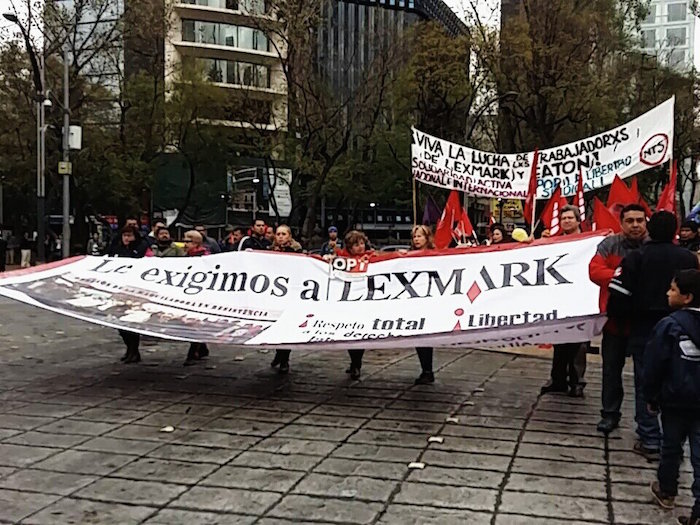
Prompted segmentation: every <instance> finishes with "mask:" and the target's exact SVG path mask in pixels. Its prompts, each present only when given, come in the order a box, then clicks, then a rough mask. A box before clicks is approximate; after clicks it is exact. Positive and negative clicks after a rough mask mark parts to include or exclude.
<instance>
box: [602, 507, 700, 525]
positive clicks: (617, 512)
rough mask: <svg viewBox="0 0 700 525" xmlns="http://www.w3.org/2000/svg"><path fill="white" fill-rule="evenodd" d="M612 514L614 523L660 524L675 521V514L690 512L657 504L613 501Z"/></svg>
mask: <svg viewBox="0 0 700 525" xmlns="http://www.w3.org/2000/svg"><path fill="white" fill-rule="evenodd" d="M613 515H614V517H615V523H616V524H618V523H619V524H622V525H661V524H666V523H668V524H671V523H676V520H675V516H681V515H685V516H689V515H690V512H689V511H688V510H686V511H685V512H684V511H682V510H680V509H676V510H673V511H668V510H664V509H662V508H661V507H659V506H658V505H650V504H644V503H628V502H614V503H613Z"/></svg>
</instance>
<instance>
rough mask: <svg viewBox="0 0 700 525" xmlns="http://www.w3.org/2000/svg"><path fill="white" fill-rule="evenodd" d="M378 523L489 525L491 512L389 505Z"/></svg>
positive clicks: (388, 524)
mask: <svg viewBox="0 0 700 525" xmlns="http://www.w3.org/2000/svg"><path fill="white" fill-rule="evenodd" d="M378 523H379V524H380V525H446V524H455V525H457V524H461V523H464V524H469V525H490V523H491V514H490V513H484V512H472V511H469V510H464V509H460V510H455V509H440V508H435V507H419V506H416V505H398V504H394V503H392V504H391V505H389V506H388V507H387V509H386V511H385V512H384V514H383V515H382V517H381V519H380V520H379V521H378Z"/></svg>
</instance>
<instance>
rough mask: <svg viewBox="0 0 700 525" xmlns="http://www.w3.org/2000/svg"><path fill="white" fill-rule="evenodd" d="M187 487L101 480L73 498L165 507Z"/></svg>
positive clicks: (109, 479)
mask: <svg viewBox="0 0 700 525" xmlns="http://www.w3.org/2000/svg"><path fill="white" fill-rule="evenodd" d="M185 490H187V487H186V486H184V485H175V484H170V483H157V482H153V481H137V480H132V479H117V478H102V479H99V480H97V481H96V482H95V483H93V484H92V485H89V486H87V487H85V488H84V489H81V490H79V491H78V492H76V493H75V494H74V496H75V497H79V498H86V499H92V500H99V501H109V502H116V503H128V504H129V505H150V506H160V505H165V504H166V503H168V502H169V501H170V500H172V499H173V498H175V497H177V496H178V495H179V494H182V493H183V492H184V491H185Z"/></svg>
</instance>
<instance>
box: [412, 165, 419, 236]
mask: <svg viewBox="0 0 700 525" xmlns="http://www.w3.org/2000/svg"><path fill="white" fill-rule="evenodd" d="M412 180H413V185H412V187H413V227H414V228H415V226H416V224H417V222H416V221H417V220H418V198H417V195H416V191H417V189H416V178H415V177H412Z"/></svg>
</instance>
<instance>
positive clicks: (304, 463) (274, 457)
mask: <svg viewBox="0 0 700 525" xmlns="http://www.w3.org/2000/svg"><path fill="white" fill-rule="evenodd" d="M319 459H320V458H319V457H318V456H302V455H301V454H273V453H270V452H253V451H246V452H243V453H242V454H241V455H239V456H237V457H236V458H234V459H233V460H232V461H231V463H230V464H231V465H236V466H246V467H260V468H279V469H284V470H302V471H308V470H309V469H310V468H312V467H313V466H314V465H315V464H316V463H318V462H319Z"/></svg>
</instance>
